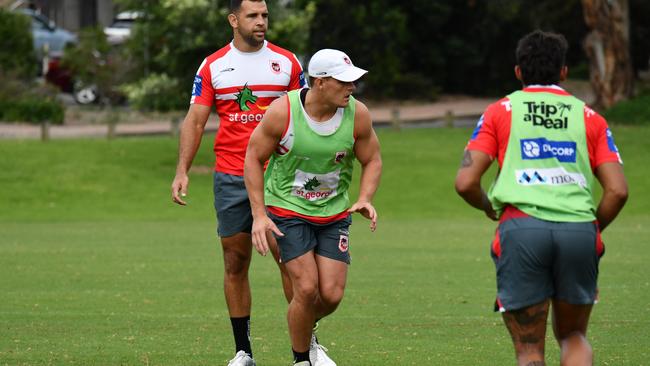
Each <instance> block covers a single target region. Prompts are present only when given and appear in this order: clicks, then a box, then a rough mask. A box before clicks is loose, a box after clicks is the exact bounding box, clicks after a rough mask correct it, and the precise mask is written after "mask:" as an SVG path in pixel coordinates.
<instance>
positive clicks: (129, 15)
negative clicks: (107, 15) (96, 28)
mask: <svg viewBox="0 0 650 366" xmlns="http://www.w3.org/2000/svg"><path fill="white" fill-rule="evenodd" d="M143 15H144V13H143V12H141V11H123V12H121V13H118V14H117V15H116V16H115V19H113V23H112V24H111V25H110V26H108V27H106V28H104V34H106V39H107V40H108V43H110V44H112V45H116V44H122V43H124V42H126V40H127V39H129V37H131V29H132V28H133V25H134V24H135V22H136V21H137V20H138V19H139V18H142V16H143Z"/></svg>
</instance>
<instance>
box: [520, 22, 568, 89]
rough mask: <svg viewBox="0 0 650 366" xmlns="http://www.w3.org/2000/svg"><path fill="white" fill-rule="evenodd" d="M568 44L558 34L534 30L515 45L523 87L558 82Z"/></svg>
mask: <svg viewBox="0 0 650 366" xmlns="http://www.w3.org/2000/svg"><path fill="white" fill-rule="evenodd" d="M568 49H569V44H568V42H567V40H566V38H564V36H563V35H561V34H559V33H552V32H543V31H541V30H536V31H534V32H531V33H528V34H527V35H525V36H524V37H523V38H521V39H520V40H519V43H517V51H516V57H517V65H519V68H521V77H522V82H523V83H524V85H533V84H541V85H551V84H557V83H559V82H560V72H561V71H562V68H563V67H564V63H565V60H566V53H567V50H568Z"/></svg>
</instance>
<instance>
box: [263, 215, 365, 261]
mask: <svg viewBox="0 0 650 366" xmlns="http://www.w3.org/2000/svg"><path fill="white" fill-rule="evenodd" d="M269 217H270V218H271V220H273V222H274V223H275V225H276V226H277V227H278V229H280V231H281V232H282V233H283V234H284V236H277V235H276V236H275V238H276V239H277V241H278V247H279V248H280V257H281V258H282V262H285V263H286V262H288V261H290V260H292V259H294V258H297V257H300V256H301V255H303V254H305V253H307V252H309V251H310V250H314V253H316V254H318V255H320V256H323V257H327V258H330V259H334V260H337V261H341V262H345V263H347V264H350V251H349V245H350V239H349V236H350V232H349V228H350V225H351V224H352V218H351V217H350V215H348V216H347V217H346V218H344V219H342V220H338V221H334V222H331V223H328V224H315V223H313V222H310V221H307V220H305V219H301V218H296V217H279V216H275V215H273V214H270V213H269Z"/></svg>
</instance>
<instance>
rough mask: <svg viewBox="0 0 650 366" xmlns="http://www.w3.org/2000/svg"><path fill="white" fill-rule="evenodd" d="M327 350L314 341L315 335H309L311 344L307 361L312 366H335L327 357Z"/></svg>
mask: <svg viewBox="0 0 650 366" xmlns="http://www.w3.org/2000/svg"><path fill="white" fill-rule="evenodd" d="M325 352H327V348H325V347H324V346H322V345H320V344H319V343H318V341H317V340H316V335H314V334H312V335H311V344H309V359H310V360H311V364H312V365H313V366H336V362H334V361H332V359H331V358H329V356H328V355H327V353H325Z"/></svg>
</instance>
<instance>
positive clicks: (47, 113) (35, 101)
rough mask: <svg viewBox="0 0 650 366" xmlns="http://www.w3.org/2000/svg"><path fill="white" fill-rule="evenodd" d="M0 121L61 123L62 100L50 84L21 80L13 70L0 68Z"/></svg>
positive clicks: (62, 112)
mask: <svg viewBox="0 0 650 366" xmlns="http://www.w3.org/2000/svg"><path fill="white" fill-rule="evenodd" d="M0 80H2V83H0V121H7V122H31V123H40V122H43V121H50V123H53V124H63V117H64V108H63V104H62V103H61V102H60V101H58V100H57V99H56V95H57V92H58V91H57V90H56V89H55V88H54V87H53V86H51V85H36V84H35V83H34V82H32V81H25V80H22V79H20V78H19V77H18V75H17V74H16V72H14V73H3V72H0Z"/></svg>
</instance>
